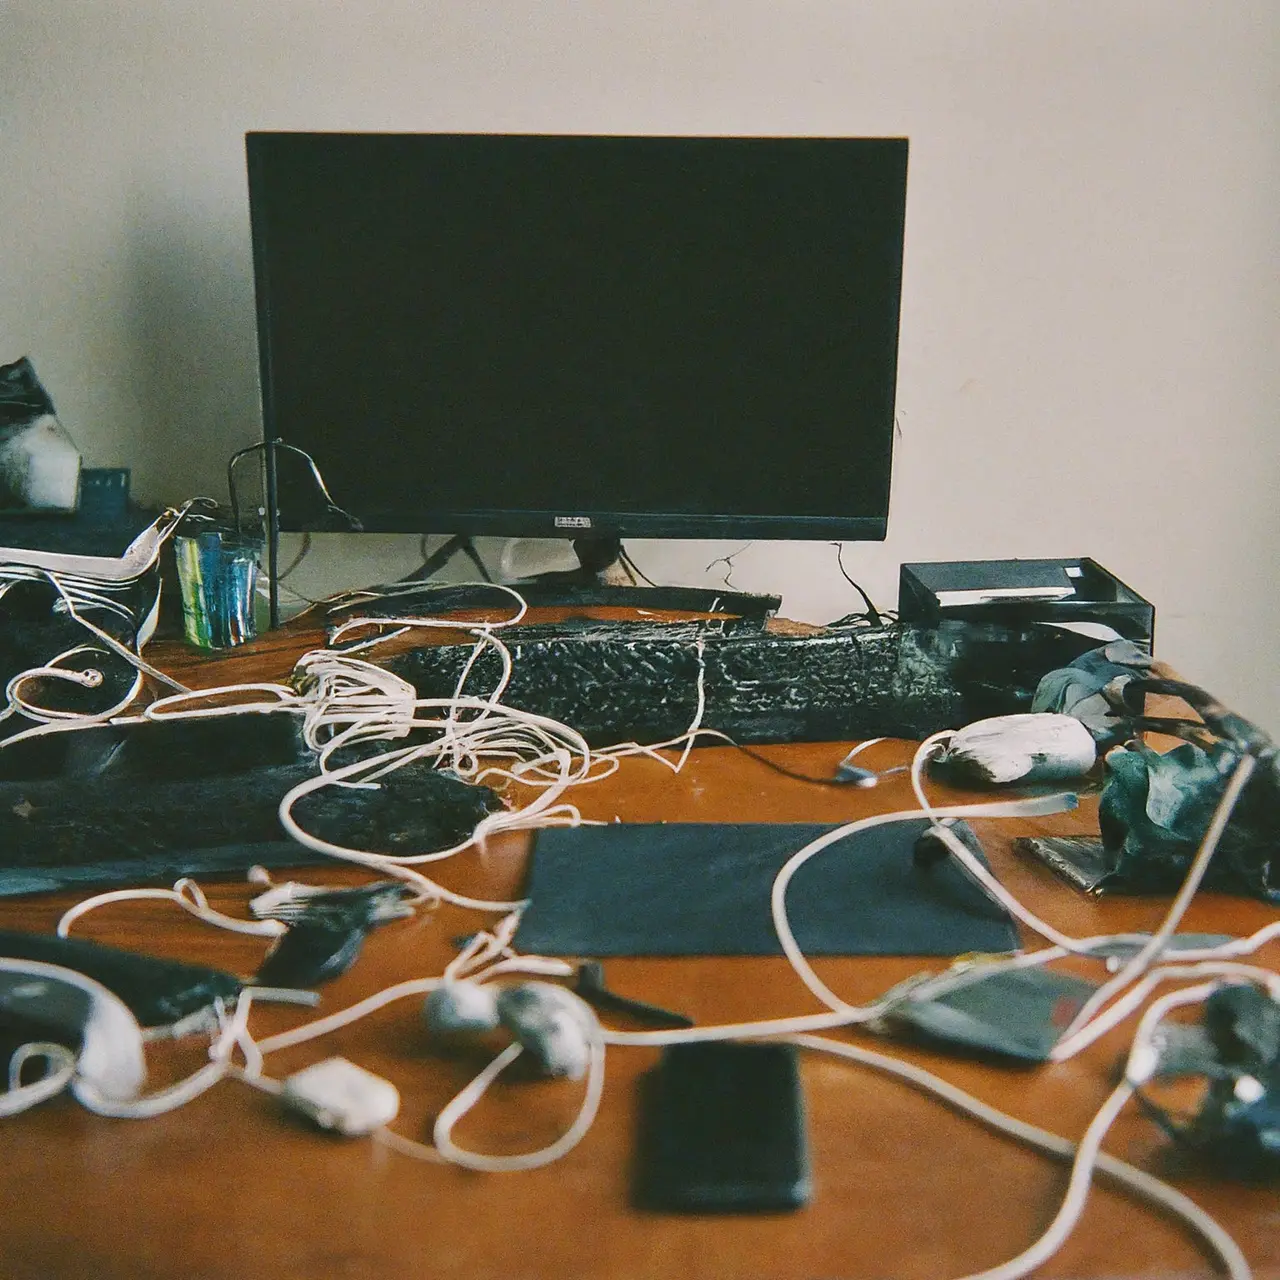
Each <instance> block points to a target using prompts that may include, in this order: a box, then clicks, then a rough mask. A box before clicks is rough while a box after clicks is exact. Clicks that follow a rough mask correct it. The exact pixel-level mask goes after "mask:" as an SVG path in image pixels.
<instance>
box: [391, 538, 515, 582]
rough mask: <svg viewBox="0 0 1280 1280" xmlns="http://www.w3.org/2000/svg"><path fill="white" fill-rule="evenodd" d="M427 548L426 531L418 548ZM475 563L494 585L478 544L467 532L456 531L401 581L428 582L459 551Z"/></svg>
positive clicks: (421, 550) (486, 579) (422, 550)
mask: <svg viewBox="0 0 1280 1280" xmlns="http://www.w3.org/2000/svg"><path fill="white" fill-rule="evenodd" d="M426 549H427V535H426V534H425V533H424V534H423V535H422V538H421V540H420V541H419V543H418V550H419V551H420V552H424V553H425V551H426ZM460 551H461V552H462V554H463V555H465V556H466V557H467V559H468V560H470V561H471V563H472V564H473V565H475V567H476V570H477V572H478V573H479V574H480V576H481V577H482V578H483V579H484V580H485V582H487V583H488V584H489V585H490V586H493V578H492V577H491V576H490V575H489V570H488V569H487V568H486V567H485V563H484V561H483V560H482V559H481V558H480V553H479V552H478V551H477V550H476V545H475V543H474V542H472V541H471V539H470V537H468V536H467V535H466V534H465V533H455V534H453V535H452V537H450V538H449V539H448V541H447V542H445V543H444V544H443V545H441V546H440V547H438V548H437V549H436V550H435V551H433V552H432V553H431V554H430V555H429V556H428V555H424V557H423V561H422V563H421V564H420V565H419V566H418V568H416V569H415V570H414V571H413V572H412V573H407V574H405V576H404V577H403V578H401V579H400V581H401V582H426V581H427V580H428V579H429V578H430V577H432V575H434V574H436V573H438V572H439V571H440V570H441V569H443V568H444V567H445V565H447V564H448V563H449V561H450V560H452V559H453V557H454V556H456V555H457V554H458V552H460Z"/></svg>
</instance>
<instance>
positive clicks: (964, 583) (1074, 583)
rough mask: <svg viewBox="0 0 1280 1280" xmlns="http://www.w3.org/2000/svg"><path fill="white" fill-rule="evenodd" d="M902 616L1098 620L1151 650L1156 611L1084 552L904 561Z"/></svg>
mask: <svg viewBox="0 0 1280 1280" xmlns="http://www.w3.org/2000/svg"><path fill="white" fill-rule="evenodd" d="M1050 592H1054V593H1057V594H1056V595H1050V594H1049V593H1050ZM898 616H899V618H900V619H901V620H902V621H903V622H913V623H916V624H917V625H921V626H931V625H934V624H936V623H938V622H941V621H942V620H943V619H953V620H956V621H960V622H990V623H1000V624H1004V625H1014V626H1019V627H1020V626H1022V625H1023V624H1024V623H1027V622H1047V623H1064V622H1093V623H1099V624H1101V625H1103V626H1108V627H1111V628H1112V629H1113V630H1114V631H1116V632H1117V634H1119V635H1121V636H1123V637H1124V638H1125V639H1126V640H1132V641H1133V642H1134V643H1135V644H1139V645H1142V646H1143V647H1144V648H1147V649H1150V647H1151V644H1152V641H1153V639H1154V634H1155V618H1156V611H1155V609H1154V608H1153V607H1152V605H1151V604H1150V602H1148V601H1147V600H1144V599H1143V598H1142V596H1140V595H1139V594H1138V593H1137V592H1136V591H1134V590H1133V588H1132V587H1129V586H1126V585H1125V583H1123V582H1121V581H1120V579H1119V578H1117V577H1116V576H1115V574H1113V573H1109V572H1108V571H1107V570H1106V569H1104V568H1103V567H1102V566H1101V565H1100V564H1099V563H1098V562H1097V561H1096V560H1091V559H1089V558H1088V557H1087V556H1084V557H1081V558H1080V559H1076V560H950V561H940V562H937V563H933V564H904V565H903V566H902V571H901V576H900V577H899V580H898Z"/></svg>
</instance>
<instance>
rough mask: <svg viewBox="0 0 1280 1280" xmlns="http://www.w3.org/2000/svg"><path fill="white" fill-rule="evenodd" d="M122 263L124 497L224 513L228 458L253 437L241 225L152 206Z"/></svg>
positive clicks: (248, 267)
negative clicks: (128, 388)
mask: <svg viewBox="0 0 1280 1280" xmlns="http://www.w3.org/2000/svg"><path fill="white" fill-rule="evenodd" d="M130 255H131V271H130V291H129V304H128V305H129V315H128V323H129V329H130V333H131V341H132V348H133V353H132V367H131V368H130V369H129V370H128V371H127V372H126V376H128V377H129V378H130V380H131V382H132V384H133V392H134V397H135V400H136V405H137V426H136V434H135V435H134V438H133V439H131V440H129V441H128V442H127V443H128V449H129V453H128V455H127V456H128V457H130V459H131V460H132V461H131V465H132V466H133V468H134V488H135V490H136V491H137V493H138V495H139V496H140V497H141V498H142V500H143V501H146V502H177V501H181V500H182V499H185V498H189V497H193V496H195V495H196V494H207V495H208V496H210V497H214V498H217V499H218V500H219V501H224V502H225V501H226V499H227V492H226V489H227V485H226V464H227V459H228V458H229V457H230V455H231V454H232V452H234V451H235V450H236V449H239V448H241V447H243V446H244V445H247V444H252V443H253V442H254V441H255V440H258V439H261V433H262V417H261V410H260V408H259V401H258V355H257V338H256V328H255V319H254V295H253V260H252V250H251V247H250V240H249V227H248V217H247V215H246V217H245V220H244V226H240V225H238V224H235V225H231V224H227V225H219V224H216V223H214V222H212V221H210V220H207V219H206V220H204V221H201V220H200V219H199V217H198V210H195V211H193V210H192V209H190V208H178V207H176V206H172V205H171V206H169V207H167V208H166V207H164V206H161V205H151V206H148V207H147V208H145V209H143V210H141V211H140V212H139V215H138V216H137V217H135V218H134V220H133V232H132V237H131V241H130ZM246 471H247V472H251V471H252V468H246Z"/></svg>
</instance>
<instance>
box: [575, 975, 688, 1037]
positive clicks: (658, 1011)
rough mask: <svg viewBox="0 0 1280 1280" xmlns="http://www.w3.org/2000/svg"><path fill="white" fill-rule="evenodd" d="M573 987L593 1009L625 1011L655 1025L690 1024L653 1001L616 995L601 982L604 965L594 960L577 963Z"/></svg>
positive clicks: (680, 1015)
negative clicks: (646, 1001)
mask: <svg viewBox="0 0 1280 1280" xmlns="http://www.w3.org/2000/svg"><path fill="white" fill-rule="evenodd" d="M573 989H574V991H576V992H577V993H578V995H580V996H581V997H582V998H583V999H584V1000H585V1001H586V1002H587V1003H588V1004H589V1005H591V1006H592V1007H593V1008H596V1009H611V1010H613V1011H615V1012H617V1013H628V1014H630V1015H631V1016H632V1017H633V1018H638V1019H639V1020H641V1021H642V1022H648V1023H651V1024H652V1025H654V1026H659V1027H691V1026H693V1019H692V1018H688V1017H686V1016H685V1015H684V1014H683V1013H674V1012H673V1011H672V1010H670V1009H663V1008H660V1007H659V1006H658V1005H656V1004H646V1003H645V1001H643V1000H631V999H629V998H628V997H626V996H620V995H618V993H617V992H616V991H610V990H609V989H608V987H606V986H605V984H604V965H602V964H601V963H600V962H599V961H598V960H584V961H583V962H582V964H580V965H579V966H578V972H577V975H576V976H575V978H574V983H573Z"/></svg>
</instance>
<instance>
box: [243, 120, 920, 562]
mask: <svg viewBox="0 0 1280 1280" xmlns="http://www.w3.org/2000/svg"><path fill="white" fill-rule="evenodd" d="M246 147H247V156H248V176H249V204H250V212H251V221H252V232H253V244H254V264H255V277H256V285H257V306H258V338H259V350H260V355H261V374H262V402H263V414H264V433H265V439H266V440H267V441H274V440H279V441H280V442H281V443H282V444H284V445H288V446H291V447H292V448H294V449H302V450H305V451H306V453H307V454H309V455H310V456H311V457H312V458H313V459H314V460H315V462H316V464H317V466H318V468H319V470H320V473H321V474H322V475H323V476H324V477H325V479H326V481H327V483H328V485H329V488H330V491H331V494H332V498H333V502H334V504H336V505H331V504H327V503H326V502H325V501H324V500H323V498H322V497H318V491H317V488H316V485H315V480H314V477H313V475H312V474H311V472H310V469H309V468H308V467H307V465H306V463H305V461H302V460H300V459H298V458H297V457H296V456H295V455H294V454H293V453H291V452H289V451H287V450H276V449H272V448H270V447H268V448H267V450H266V451H265V452H266V460H267V485H268V492H267V506H268V509H269V512H270V518H271V522H272V525H273V530H272V532H273V533H274V531H275V530H277V529H284V530H291V531H303V530H308V529H320V528H325V529H343V530H345V529H349V528H353V527H355V526H354V525H353V524H352V523H351V522H350V521H344V520H343V518H342V516H341V513H342V512H349V513H350V515H351V517H353V519H354V521H356V522H358V525H359V527H360V528H362V529H364V530H367V531H370V532H382V533H421V532H424V531H431V532H446V531H447V532H455V533H458V534H463V535H467V536H470V535H475V534H494V535H500V536H528V537H565V538H572V539H574V543H575V549H576V550H577V551H578V553H579V557H580V559H581V560H582V562H583V565H584V567H585V566H589V567H590V568H592V569H598V568H599V567H600V565H601V564H602V563H607V562H608V561H609V560H611V559H612V558H613V557H614V555H615V554H616V549H617V547H618V546H619V545H620V543H619V540H620V539H621V538H623V537H640V538H729V537H734V538H736V537H744V538H789V539H792V538H794V539H799V538H803V539H825V538H840V539H883V538H884V536H885V532H886V525H887V518H888V510H889V475H890V458H891V452H892V442H893V413H894V394H895V383H896V371H897V347H898V317H899V302H900V294H901V280H902V254H903V226H904V217H905V205H906V177H907V141H906V139H904V138H734V137H600V136H597V137H589V136H577V137H566V136H559V137H557V136H535V135H493V134H483V135H482V134H337V133H332V134H316V133H311V134H307V133H295V134H287V133H251V134H249V135H248V137H247V139H246ZM335 521H336V523H335ZM271 543H272V545H273V546H274V537H272V538H271ZM272 578H273V579H274V574H273V575H272ZM587 580H588V581H593V580H594V579H592V578H590V577H588V579H587Z"/></svg>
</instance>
